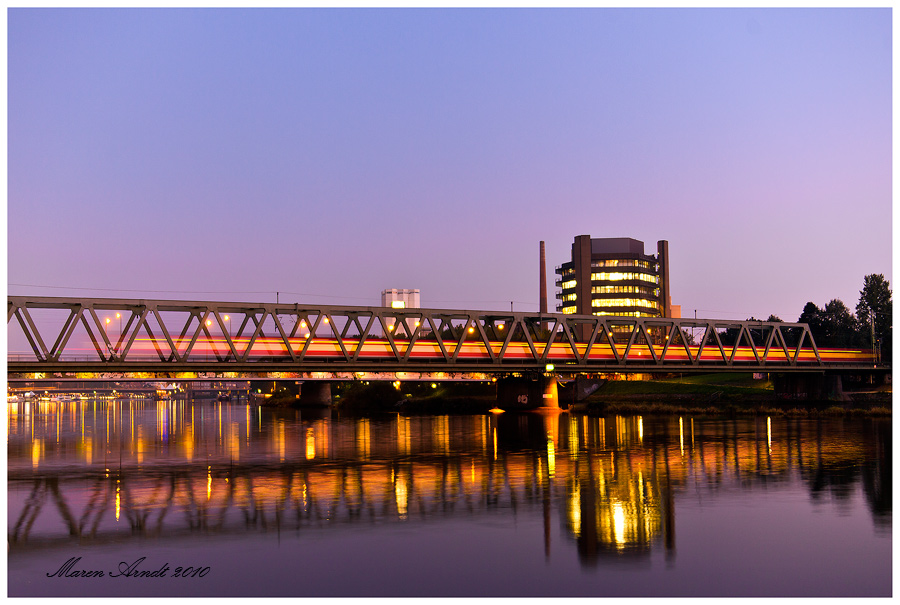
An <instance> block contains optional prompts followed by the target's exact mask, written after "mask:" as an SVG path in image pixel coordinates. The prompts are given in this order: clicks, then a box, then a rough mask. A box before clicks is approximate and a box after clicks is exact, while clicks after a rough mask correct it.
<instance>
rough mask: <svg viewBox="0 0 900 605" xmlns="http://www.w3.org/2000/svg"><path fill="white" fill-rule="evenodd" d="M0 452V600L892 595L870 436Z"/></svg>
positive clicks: (79, 405) (270, 427)
mask: <svg viewBox="0 0 900 605" xmlns="http://www.w3.org/2000/svg"><path fill="white" fill-rule="evenodd" d="M8 435H9V437H8V455H9V458H8V504H9V506H8V528H7V532H8V535H7V537H8V544H9V547H8V572H9V573H8V590H9V595H10V596H25V595H40V596H63V595H72V596H93V595H98V596H115V595H125V596H150V595H163V596H176V595H185V596H192V595H196V596H201V595H202V596H255V595H261V596H621V595H628V596H854V595H870V596H889V595H891V505H892V501H891V423H890V420H882V419H877V420H872V419H843V418H840V419H831V418H828V419H812V420H808V419H803V420H798V419H784V418H765V417H761V418H740V419H703V418H699V417H693V418H692V417H689V416H684V417H680V418H679V417H650V416H643V417H617V416H612V417H605V418H597V417H588V416H582V415H575V414H568V413H561V414H552V415H542V414H538V413H520V414H509V413H507V414H498V415H490V416H435V417H417V416H414V417H405V416H399V415H387V416H379V417H371V418H358V417H343V416H340V415H338V414H337V413H336V412H330V411H327V410H300V411H296V410H274V409H261V408H257V407H252V406H247V405H240V404H228V403H215V402H185V401H159V402H157V401H152V400H145V401H138V400H134V401H128V400H124V401H122V400H120V401H114V402H109V401H99V400H98V401H95V400H82V401H80V402H47V401H45V402H34V403H9V404H8ZM67 562H69V564H68V565H66V564H67ZM76 572H86V573H93V574H94V575H93V577H83V576H82V575H81V574H80V573H79V575H78V576H75V575H74V574H75V573H76ZM100 572H102V573H103V576H102V577H100V576H99V573H100ZM151 572H156V573H154V574H153V575H152V576H151V575H150V574H151ZM176 574H177V577H176ZM185 574H187V577H183V576H184V575H185ZM48 575H50V576H52V577H48ZM60 576H62V577H60Z"/></svg>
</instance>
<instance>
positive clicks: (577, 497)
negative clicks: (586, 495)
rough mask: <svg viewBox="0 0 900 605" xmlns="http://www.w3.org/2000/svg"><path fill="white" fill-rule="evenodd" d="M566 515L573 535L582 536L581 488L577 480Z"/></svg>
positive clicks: (574, 482)
mask: <svg viewBox="0 0 900 605" xmlns="http://www.w3.org/2000/svg"><path fill="white" fill-rule="evenodd" d="M566 513H567V515H566V516H567V517H568V521H569V527H570V529H571V531H572V534H573V535H574V536H575V537H576V538H579V537H580V536H581V486H580V485H579V482H578V480H577V479H575V480H574V481H573V484H572V489H571V491H570V494H569V497H568V499H567V502H566Z"/></svg>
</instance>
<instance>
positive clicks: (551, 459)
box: [547, 437, 556, 478]
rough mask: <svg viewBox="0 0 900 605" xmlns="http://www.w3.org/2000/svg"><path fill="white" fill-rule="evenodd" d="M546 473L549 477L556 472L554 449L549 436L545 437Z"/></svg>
mask: <svg viewBox="0 0 900 605" xmlns="http://www.w3.org/2000/svg"><path fill="white" fill-rule="evenodd" d="M547 474H548V475H549V476H550V477H551V478H552V477H553V476H554V475H555V474H556V449H555V448H554V447H553V439H551V438H550V437H547Z"/></svg>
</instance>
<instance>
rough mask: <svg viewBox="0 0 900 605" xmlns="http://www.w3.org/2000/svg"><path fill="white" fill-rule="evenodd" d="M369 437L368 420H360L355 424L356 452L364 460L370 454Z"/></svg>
mask: <svg viewBox="0 0 900 605" xmlns="http://www.w3.org/2000/svg"><path fill="white" fill-rule="evenodd" d="M370 440H371V436H370V432H369V419H368V418H360V419H359V420H358V421H357V423H356V452H357V453H358V454H359V456H360V457H361V458H362V459H364V460H366V459H368V458H369V453H370V452H371V441H370Z"/></svg>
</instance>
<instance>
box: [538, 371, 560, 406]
mask: <svg viewBox="0 0 900 605" xmlns="http://www.w3.org/2000/svg"><path fill="white" fill-rule="evenodd" d="M540 383H541V402H540V405H539V406H538V407H539V409H542V410H558V409H559V388H558V385H557V382H556V375H555V374H551V375H549V376H548V375H546V374H544V375H542V376H541V378H540Z"/></svg>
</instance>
